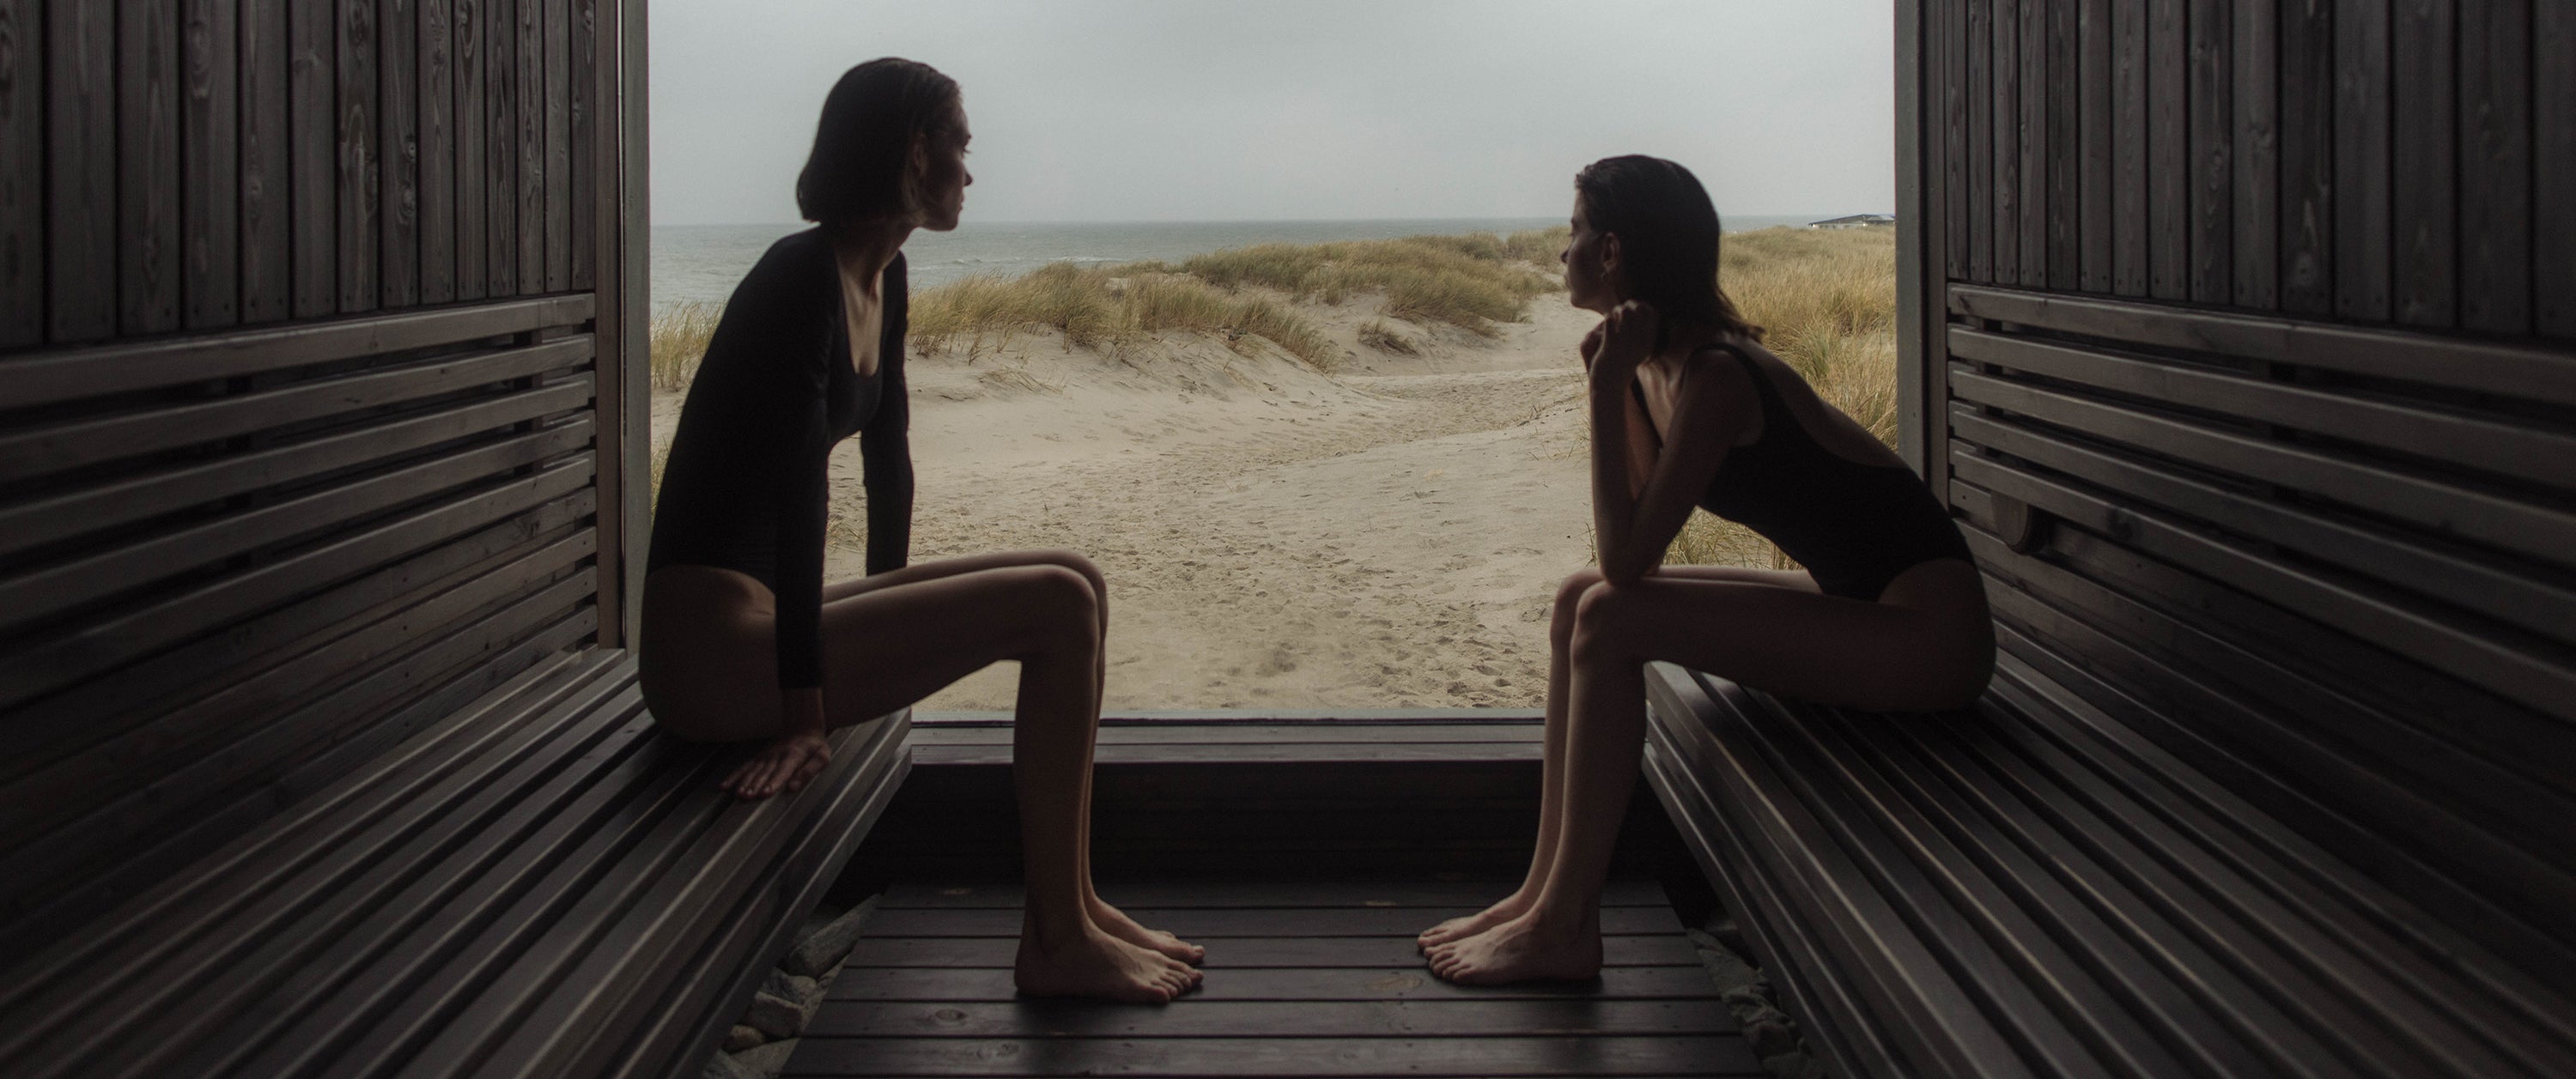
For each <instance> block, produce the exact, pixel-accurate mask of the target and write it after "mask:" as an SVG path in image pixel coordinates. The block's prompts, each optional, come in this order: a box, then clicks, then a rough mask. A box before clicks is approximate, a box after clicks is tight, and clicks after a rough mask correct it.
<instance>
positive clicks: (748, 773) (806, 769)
mask: <svg viewBox="0 0 2576 1079" xmlns="http://www.w3.org/2000/svg"><path fill="white" fill-rule="evenodd" d="M830 763H832V744H831V743H830V742H826V741H824V740H823V736H822V734H820V733H819V732H817V733H805V732H799V733H796V734H790V735H787V736H785V737H783V738H780V739H779V740H777V741H775V742H771V743H769V744H768V745H767V746H763V747H762V748H761V750H760V752H758V753H755V754H752V757H751V759H750V760H747V761H744V762H742V765H741V766H740V767H737V768H735V769H734V770H733V772H732V774H730V775H727V776H725V777H724V781H723V782H721V783H718V784H716V785H717V786H718V787H722V788H723V789H724V790H725V791H726V792H728V793H730V794H732V795H733V796H734V797H736V798H746V799H749V798H767V797H769V796H770V795H773V794H776V793H778V792H780V791H782V790H783V791H786V792H787V793H789V794H794V793H796V792H797V791H800V790H804V789H805V784H806V782H807V781H809V780H812V779H813V778H814V777H815V776H818V775H821V774H823V766H824V765H826V764H830Z"/></svg>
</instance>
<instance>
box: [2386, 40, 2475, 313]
mask: <svg viewBox="0 0 2576 1079" xmlns="http://www.w3.org/2000/svg"><path fill="white" fill-rule="evenodd" d="M2393 2H2394V4H2395V6H2396V12H2395V18H2394V20H2393V25H2392V27H2391V31H2390V35H2389V41H2390V43H2391V44H2390V56H2391V58H2392V62H2393V74H2392V76H2391V81H2392V83H2393V84H2394V85H2395V86H2396V87H2397V88H2398V91H2399V92H2398V93H2397V95H2396V103H2395V106H2394V109H2393V111H2392V120H2391V123H2390V127H2389V138H2390V144H2389V148H2390V152H2391V154H2392V156H2393V157H2394V158H2395V162H2394V165H2393V167H2392V169H2391V172H2392V173H2393V174H2394V180H2393V183H2392V185H2391V188H2390V193H2389V205H2390V208H2391V210H2392V212H2393V213H2394V214H2395V215H2396V224H2395V226H2394V228H2393V229H2392V232H2393V233H2394V235H2395V237H2396V253H2395V258H2396V264H2395V269H2396V278H2397V283H2396V294H2395V296H2394V303H2395V309H2394V316H2395V318H2396V320H2397V321H2399V322H2402V323H2406V324H2408V325H2413V326H2449V325H2452V324H2454V323H2456V322H2457V321H2458V320H2459V276H2458V274H2459V234H2458V226H2459V213H2460V208H2461V207H2460V203H2459V194H2458V193H2459V178H2458V176H2457V175H2456V174H2455V171H2454V170H2455V169H2456V168H2457V167H2458V161H2457V154H2458V151H2459V147H2460V139H2459V135H2458V133H2457V132H2456V131H2455V130H2454V128H2455V125H2457V124H2458V123H2459V122H2460V117H2459V113H2458V106H2457V105H2456V104H2455V102H2456V101H2457V100H2458V96H2459V84H2458V81H2457V80H2458V67H2457V63H2458V58H2457V57H2456V56H2455V55H2453V53H2454V50H2456V49H2457V48H2458V47H2459V45H2458V41H2457V40H2456V35H2455V29H2456V26H2457V24H2456V22H2455V21H2454V19H2453V17H2452V16H2453V9H2452V3H2453V0H2393Z"/></svg>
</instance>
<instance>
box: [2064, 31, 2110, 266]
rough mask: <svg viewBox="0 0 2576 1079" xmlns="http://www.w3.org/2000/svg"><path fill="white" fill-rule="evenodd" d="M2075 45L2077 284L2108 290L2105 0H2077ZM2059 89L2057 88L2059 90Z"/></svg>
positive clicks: (2107, 104)
mask: <svg viewBox="0 0 2576 1079" xmlns="http://www.w3.org/2000/svg"><path fill="white" fill-rule="evenodd" d="M2078 4H2079V7H2078V8H2077V14H2076V29H2075V39H2076V40H2075V47H2076V53H2077V60H2076V71H2075V73H2074V74H2075V79H2076V87H2075V92H2074V94H2072V95H2071V96H2072V97H2073V98H2074V100H2075V103H2076V128H2077V139H2078V141H2079V142H2080V143H2081V150H2080V157H2079V162H2078V165H2077V173H2078V175H2077V178H2076V189H2077V195H2076V198H2077V204H2078V205H2079V206H2081V207H2082V210H2081V212H2080V213H2079V214H2078V215H2077V226H2076V241H2075V242H2076V246H2077V248H2078V252H2077V255H2076V260H2077V275H2078V276H2077V284H2078V285H2079V286H2080V287H2081V288H2083V290H2084V291H2086V292H2109V291H2111V245H2112V240H2111V209H2112V205H2111V154H2112V150H2111V146H2112V142H2113V139H2114V134H2115V133H2114V126H2113V124H2112V121H2111V117H2112V115H2113V112H2112V110H2113V106H2112V102H2111V91H2112V86H2113V85H2114V83H2113V74H2112V66H2111V0H2078ZM2060 92H2063V89H2062V88H2061V91H2060Z"/></svg>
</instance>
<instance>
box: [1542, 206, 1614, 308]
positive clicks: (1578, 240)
mask: <svg viewBox="0 0 2576 1079" xmlns="http://www.w3.org/2000/svg"><path fill="white" fill-rule="evenodd" d="M1573 227H1574V234H1573V235H1572V236H1571V237H1569V238H1567V240H1566V242H1565V250H1564V251H1563V252H1561V253H1559V254H1558V255H1557V259H1558V260H1559V261H1561V262H1563V263H1565V292H1566V300H1567V302H1569V303H1572V304H1573V305H1574V306H1576V307H1580V308H1582V309H1584V310H1586V311H1599V312H1602V313H1603V314H1608V313H1609V311H1610V309H1611V308H1613V307H1617V306H1619V289H1618V284H1617V281H1618V269H1619V238H1618V237H1616V236H1612V235H1610V234H1609V233H1606V232H1601V231H1598V230H1595V229H1594V228H1593V227H1592V221H1591V217H1590V215H1588V214H1586V213H1585V212H1584V209H1583V199H1582V198H1581V197H1580V196H1577V197H1576V198H1575V200H1574V221H1573Z"/></svg>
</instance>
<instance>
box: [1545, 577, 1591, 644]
mask: <svg viewBox="0 0 2576 1079" xmlns="http://www.w3.org/2000/svg"><path fill="white" fill-rule="evenodd" d="M1601 582H1602V577H1601V571H1600V570H1597V569H1593V568H1591V567H1588V566H1587V567H1585V568H1583V569H1579V570H1576V571H1574V573H1573V574H1572V575H1571V576H1568V577H1567V578H1566V579H1565V580H1564V581H1563V582H1561V583H1559V584H1558V585H1557V586H1556V601H1555V603H1554V604H1552V605H1551V606H1550V607H1549V608H1548V635H1549V636H1550V637H1551V638H1552V639H1553V640H1554V641H1555V643H1556V646H1557V647H1559V648H1563V647H1565V645H1566V643H1567V641H1568V639H1569V638H1570V637H1571V636H1572V635H1573V633H1574V612H1575V607H1576V605H1577V604H1580V603H1582V602H1583V594H1584V593H1585V592H1589V591H1591V590H1592V588H1593V586H1595V585H1598V584H1600V583H1601Z"/></svg>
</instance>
